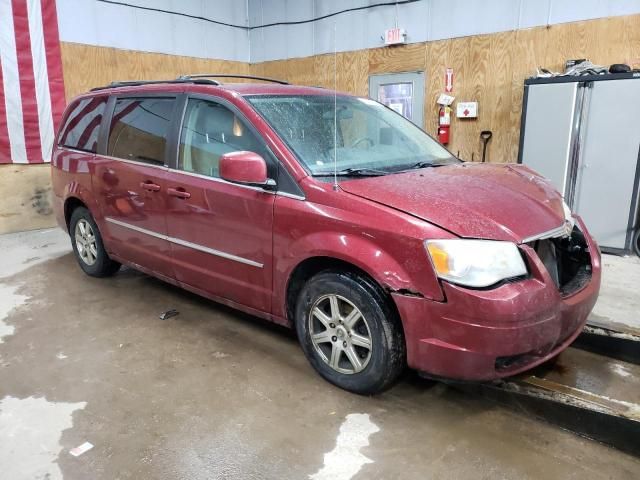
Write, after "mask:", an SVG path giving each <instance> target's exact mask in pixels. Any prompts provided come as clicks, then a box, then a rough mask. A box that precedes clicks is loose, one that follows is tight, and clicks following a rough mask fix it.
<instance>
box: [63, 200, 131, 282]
mask: <svg viewBox="0 0 640 480" xmlns="http://www.w3.org/2000/svg"><path fill="white" fill-rule="evenodd" d="M69 235H70V236H71V245H72V246H73V252H74V253H75V255H76V260H77V261H78V265H80V268H81V269H82V270H83V271H84V273H86V274H87V275H90V276H92V277H108V276H111V275H113V274H114V273H116V272H117V271H118V270H119V269H120V264H119V263H118V262H116V261H114V260H111V258H109V255H108V254H107V251H106V250H105V248H104V243H103V242H102V236H101V235H100V231H99V230H98V225H96V222H95V220H94V219H93V217H92V216H91V213H89V210H87V209H86V208H84V207H78V208H76V209H75V210H74V211H73V213H72V214H71V220H70V221H69Z"/></svg>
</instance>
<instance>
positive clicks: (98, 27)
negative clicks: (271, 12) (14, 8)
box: [0, 0, 249, 234]
mask: <svg viewBox="0 0 640 480" xmlns="http://www.w3.org/2000/svg"><path fill="white" fill-rule="evenodd" d="M0 1H9V0H0ZM27 1H29V0H27ZM40 1H42V2H45V1H54V0H40ZM126 3H129V4H132V5H134V4H137V5H143V6H145V5H150V4H149V2H141V1H138V0H136V1H128V2H126ZM56 7H57V13H58V28H59V32H60V47H61V54H62V63H63V76H64V84H65V96H66V100H67V101H69V100H71V99H72V98H73V97H74V96H76V95H78V94H80V93H83V92H86V91H87V90H89V89H90V88H92V87H95V86H99V85H106V84H108V83H109V82H111V81H114V80H128V79H158V78H175V77H177V76H178V75H181V74H185V73H204V72H222V73H245V74H246V73H249V63H248V62H249V37H248V33H247V31H246V29H242V28H233V27H225V26H222V25H219V24H213V23H210V22H206V21H203V20H198V19H195V18H189V17H185V16H181V15H170V14H167V13H162V12H156V11H149V10H142V9H136V8H131V7H127V6H121V5H114V4H109V3H106V2H101V1H99V0H83V1H77V0H57V1H56ZM153 7H154V8H158V9H166V10H170V11H174V12H178V13H185V14H188V15H194V16H201V17H206V18H212V19H216V20H219V21H221V22H225V23H231V24H239V25H247V4H246V2H244V1H242V2H239V1H237V0H217V1H216V2H208V1H206V0H183V1H181V2H173V1H171V0H166V1H161V0H156V1H154V2H153ZM50 176H51V172H50V166H49V165H48V164H39V165H37V164H31V165H22V164H15V163H14V164H8V165H0V192H2V194H3V201H2V202H0V234H1V233H7V232H14V231H21V230H32V229H37V228H46V227H52V226H54V224H55V220H54V218H53V214H52V213H53V212H52V210H51V202H50V194H51V185H50V183H51V182H50Z"/></svg>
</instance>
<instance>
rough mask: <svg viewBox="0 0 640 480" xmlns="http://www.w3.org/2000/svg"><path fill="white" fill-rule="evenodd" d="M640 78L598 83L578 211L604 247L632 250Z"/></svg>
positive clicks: (580, 173)
mask: <svg viewBox="0 0 640 480" xmlns="http://www.w3.org/2000/svg"><path fill="white" fill-rule="evenodd" d="M638 106H640V80H636V79H625V80H606V81H597V82H593V84H592V86H591V88H590V100H589V113H588V117H587V124H586V132H585V135H584V144H583V145H582V148H581V159H580V164H579V167H578V178H577V181H576V197H575V202H574V205H575V210H576V212H577V213H578V214H579V215H580V216H582V217H583V219H584V221H585V224H586V225H587V227H588V228H589V231H590V232H591V234H592V235H593V236H594V238H595V239H596V240H597V241H598V243H599V244H600V245H601V246H602V247H608V248H620V249H622V248H628V246H629V244H630V241H631V233H632V232H631V226H630V224H631V223H632V222H633V220H634V218H633V215H634V214H635V198H636V195H637V193H636V190H637V175H638V172H637V165H638V157H639V155H640V128H638Z"/></svg>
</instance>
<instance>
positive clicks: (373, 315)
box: [295, 270, 406, 395]
mask: <svg viewBox="0 0 640 480" xmlns="http://www.w3.org/2000/svg"><path fill="white" fill-rule="evenodd" d="M295 323H296V330H297V333H298V338H299V341H300V344H301V346H302V350H303V351H304V353H305V355H306V357H307V359H308V360H309V363H311V365H312V366H313V368H315V370H316V371H317V372H318V373H319V374H320V375H321V376H322V377H323V378H324V379H325V380H327V381H329V382H331V383H333V384H334V385H337V386H338V387H340V388H343V389H345V390H348V391H350V392H354V393H358V394H362V395H373V394H376V393H379V392H382V391H384V390H386V389H387V388H389V387H391V386H392V385H393V383H394V382H395V381H396V380H397V378H398V376H399V375H400V374H401V373H402V371H403V370H404V367H405V364H406V350H405V342H404V335H403V333H402V328H401V326H400V320H399V319H398V318H397V314H396V312H395V311H394V310H393V309H392V308H391V307H390V305H389V303H388V300H387V299H386V298H385V297H384V295H383V293H382V292H381V291H380V289H379V288H378V287H377V286H376V285H375V284H373V283H372V282H371V280H369V279H368V278H366V277H364V276H362V275H357V274H354V273H350V272H340V271H330V270H328V271H325V272H321V273H319V274H317V275H315V276H314V277H312V278H311V279H310V280H309V281H308V282H307V283H306V285H305V286H304V287H303V288H302V291H301V292H300V296H299V297H298V301H297V304H296V310H295Z"/></svg>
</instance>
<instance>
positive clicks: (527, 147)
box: [519, 82, 578, 195]
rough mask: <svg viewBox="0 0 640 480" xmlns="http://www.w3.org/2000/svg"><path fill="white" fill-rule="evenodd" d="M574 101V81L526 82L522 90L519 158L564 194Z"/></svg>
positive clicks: (575, 92)
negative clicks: (522, 108) (522, 103)
mask: <svg viewBox="0 0 640 480" xmlns="http://www.w3.org/2000/svg"><path fill="white" fill-rule="evenodd" d="M577 101H578V84H577V83H575V82H572V83H562V84H549V85H529V86H527V87H526V91H525V104H524V109H525V110H524V111H523V128H522V131H521V140H520V142H521V147H520V159H519V162H520V163H524V164H525V165H527V166H528V167H530V168H532V169H533V170H535V171H536V172H538V173H539V174H540V175H542V176H544V177H546V178H548V179H549V180H551V183H552V184H553V186H554V187H556V189H557V190H558V191H559V192H560V193H562V194H563V195H564V194H565V188H566V185H567V178H568V175H569V160H570V156H571V145H572V138H573V135H574V116H575V111H576V103H577ZM524 125H526V135H523V134H524V132H525V129H524Z"/></svg>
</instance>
